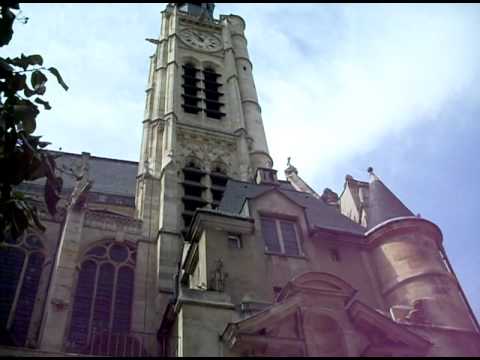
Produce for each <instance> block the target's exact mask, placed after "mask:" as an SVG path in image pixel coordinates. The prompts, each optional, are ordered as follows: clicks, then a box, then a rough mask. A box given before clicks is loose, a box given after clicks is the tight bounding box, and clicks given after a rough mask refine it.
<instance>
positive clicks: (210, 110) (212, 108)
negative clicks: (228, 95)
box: [203, 68, 225, 119]
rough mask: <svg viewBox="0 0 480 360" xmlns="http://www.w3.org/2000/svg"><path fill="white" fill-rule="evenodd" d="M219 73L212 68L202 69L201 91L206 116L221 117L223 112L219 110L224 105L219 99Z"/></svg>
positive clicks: (221, 94) (220, 94)
mask: <svg viewBox="0 0 480 360" xmlns="http://www.w3.org/2000/svg"><path fill="white" fill-rule="evenodd" d="M219 78H220V74H218V73H216V72H215V70H213V69H212V68H206V69H204V70H203V85H204V88H203V91H204V93H205V113H206V115H207V117H211V118H214V119H221V118H222V117H223V116H225V114H224V113H223V112H222V111H221V110H220V109H221V107H222V106H223V105H224V104H223V103H222V102H221V101H220V97H221V96H223V93H221V92H220V87H221V86H222V84H221V83H220V82H219Z"/></svg>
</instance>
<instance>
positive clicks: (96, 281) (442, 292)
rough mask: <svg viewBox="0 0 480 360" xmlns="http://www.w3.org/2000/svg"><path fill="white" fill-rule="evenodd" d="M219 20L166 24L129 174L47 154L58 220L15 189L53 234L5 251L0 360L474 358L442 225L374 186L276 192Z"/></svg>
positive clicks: (187, 15) (476, 351) (96, 160)
mask: <svg viewBox="0 0 480 360" xmlns="http://www.w3.org/2000/svg"><path fill="white" fill-rule="evenodd" d="M213 9H214V5H213V4H210V3H208V4H207V3H197V4H193V3H178V4H173V3H171V4H168V5H167V6H166V7H165V10H164V11H162V18H161V29H160V36H159V38H158V39H154V40H152V39H150V41H152V42H153V43H154V44H155V45H156V49H155V52H154V54H153V55H152V56H151V58H150V69H149V75H148V86H147V92H146V105H145V114H144V118H143V125H139V126H143V133H142V145H141V149H140V161H139V162H138V163H137V162H131V161H123V160H116V159H106V158H100V157H96V156H91V155H90V154H89V153H82V154H81V155H77V154H70V153H61V152H54V153H55V154H56V155H60V157H59V158H58V159H57V164H58V168H59V169H60V171H61V173H62V177H63V178H64V190H63V193H62V200H61V203H60V205H59V207H58V209H59V211H58V213H57V214H56V215H55V216H54V217H52V216H50V215H48V213H47V211H46V209H45V206H44V205H43V203H42V199H41V198H42V196H43V195H42V191H43V189H42V185H43V183H42V181H36V182H33V183H28V184H23V185H22V186H21V189H22V190H24V191H25V192H27V193H28V194H30V196H31V197H32V201H33V202H34V203H36V204H37V205H38V207H39V208H40V216H41V219H42V221H43V222H44V224H45V225H46V227H47V230H46V231H45V232H44V233H39V232H36V231H34V230H32V231H29V232H28V233H26V234H24V236H22V237H21V238H19V239H12V238H11V237H8V234H7V237H8V239H7V242H6V243H5V244H4V246H2V247H1V248H0V267H1V272H0V285H1V286H2V291H0V330H1V333H0V340H1V345H0V355H22V356H46V355H48V356H77V355H79V354H80V355H109V356H286V355H288V356H461V355H464V356H480V334H479V326H478V323H477V320H476V319H475V317H474V315H473V313H472V311H471V309H470V307H469V304H468V301H467V299H466V298H465V296H464V294H463V291H462V289H461V286H460V284H459V283H458V280H457V278H456V276H455V274H454V272H453V269H452V268H451V266H450V264H449V262H448V258H447V255H446V253H445V250H444V248H443V245H442V244H443V241H451V239H443V236H442V232H441V230H440V228H439V227H438V225H436V224H434V223H432V222H431V221H429V220H428V219H424V218H421V217H419V216H415V215H414V214H413V213H412V212H411V210H410V209H408V207H407V206H405V205H404V204H403V203H402V202H401V201H400V200H399V199H398V198H397V197H396V196H395V194H394V193H393V192H392V191H391V190H390V189H388V187H387V186H386V185H385V184H384V183H383V182H382V181H381V179H380V177H378V176H377V175H375V173H374V171H373V169H371V168H370V169H369V173H370V175H369V176H370V179H369V181H363V180H358V179H354V178H353V177H351V176H349V175H347V176H346V179H345V184H344V189H343V191H342V193H341V194H340V195H338V194H336V193H335V192H334V191H332V190H330V189H328V188H327V189H325V190H323V192H322V191H318V190H319V189H314V188H312V187H311V186H310V185H308V184H307V183H306V182H305V181H304V180H303V179H302V178H301V176H300V175H299V171H298V170H297V169H296V168H295V167H294V166H293V165H292V164H291V163H290V160H289V161H288V166H287V168H286V169H285V178H286V180H280V179H279V178H278V176H277V171H276V170H275V169H274V168H273V161H272V158H271V157H270V155H269V151H268V146H267V140H266V134H265V131H264V126H263V120H262V113H261V107H260V104H259V102H258V96H257V92H256V88H255V83H254V78H253V64H252V61H251V60H250V57H249V54H248V49H247V39H246V37H245V27H246V24H245V21H244V20H243V19H242V18H241V17H240V16H238V15H220V16H219V17H218V18H217V17H215V16H214V13H213ZM139 116H141V115H139ZM267 121H271V119H268V120H267ZM312 166H315V164H312ZM365 177H367V174H365ZM320 194H321V195H320Z"/></svg>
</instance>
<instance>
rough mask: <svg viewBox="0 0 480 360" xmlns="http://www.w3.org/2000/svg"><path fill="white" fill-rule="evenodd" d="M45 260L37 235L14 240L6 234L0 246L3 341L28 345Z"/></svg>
mask: <svg viewBox="0 0 480 360" xmlns="http://www.w3.org/2000/svg"><path fill="white" fill-rule="evenodd" d="M44 261H45V254H44V250H43V244H42V241H41V240H40V238H39V237H38V236H37V235H35V234H29V233H27V234H24V235H22V236H20V237H18V238H17V239H14V238H13V237H12V236H11V235H10V234H9V233H7V234H6V239H5V243H3V244H2V246H1V247H0V342H1V343H2V344H4V345H14V346H24V345H25V343H26V340H27V337H28V330H29V327H30V320H31V317H32V313H33V307H34V305H35V301H36V298H37V291H38V286H39V283H40V276H41V274H42V267H43V263H44Z"/></svg>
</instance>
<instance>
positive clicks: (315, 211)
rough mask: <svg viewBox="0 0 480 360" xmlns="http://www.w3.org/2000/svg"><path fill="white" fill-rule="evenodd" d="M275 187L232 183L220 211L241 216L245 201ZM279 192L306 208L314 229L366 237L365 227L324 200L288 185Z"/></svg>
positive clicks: (226, 191) (280, 188)
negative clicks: (344, 232) (345, 232)
mask: <svg viewBox="0 0 480 360" xmlns="http://www.w3.org/2000/svg"><path fill="white" fill-rule="evenodd" d="M274 187H275V186H274V185H266V184H252V183H246V182H241V181H236V180H229V181H228V182H227V186H226V188H225V193H224V195H223V199H222V201H221V203H220V206H219V210H221V211H226V212H232V213H239V212H240V211H241V208H242V205H243V203H244V202H245V199H252V198H255V197H257V196H259V195H261V194H263V193H264V192H266V191H268V190H271V189H273V188H274ZM277 191H279V192H281V193H282V194H284V195H285V196H287V197H288V198H289V199H290V200H292V201H293V202H295V203H296V204H298V205H300V206H302V207H304V208H305V212H306V217H307V221H308V222H309V224H310V226H311V227H312V228H315V227H319V228H325V229H331V230H337V231H347V232H350V233H354V234H359V235H363V234H364V232H365V229H364V228H363V227H362V226H360V225H359V224H357V223H355V222H353V221H352V220H350V219H349V218H347V217H346V216H344V215H342V214H341V213H340V212H339V211H338V210H337V209H335V208H334V207H332V206H331V205H327V204H326V203H325V202H324V201H323V200H321V199H317V198H315V197H313V196H312V195H311V194H309V193H306V192H301V191H297V190H295V189H294V188H293V187H292V186H291V185H290V184H289V183H288V182H286V181H281V182H280V186H279V187H278V188H277Z"/></svg>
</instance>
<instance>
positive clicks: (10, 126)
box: [0, 2, 68, 243]
mask: <svg viewBox="0 0 480 360" xmlns="http://www.w3.org/2000/svg"><path fill="white" fill-rule="evenodd" d="M13 10H19V6H18V3H13V2H10V3H9V2H6V3H2V5H0V16H1V18H0V47H2V46H6V45H8V44H9V43H10V40H11V39H12V36H13V23H14V21H15V18H16V14H15V12H14V11H13ZM23 20H25V22H26V19H25V18H23ZM46 74H48V75H51V76H53V77H55V78H56V80H57V81H58V83H59V84H60V85H61V86H62V87H63V88H64V89H65V90H68V86H67V85H66V84H65V82H64V81H63V79H62V77H61V75H60V73H59V71H58V70H57V69H56V68H54V67H48V68H47V67H44V66H43V58H42V57H41V56H40V55H29V56H25V55H24V54H21V55H20V57H15V58H8V57H7V58H4V57H0V243H1V242H3V240H4V239H3V236H4V233H6V232H10V233H11V235H12V236H14V237H17V236H19V235H20V234H22V233H23V231H24V230H25V229H26V228H27V227H28V226H35V227H37V228H39V229H41V230H44V227H43V226H42V224H41V223H40V221H39V219H38V216H37V210H36V208H35V207H34V206H33V205H31V204H29V202H28V201H27V200H28V199H26V198H25V196H24V195H23V194H22V193H19V192H18V191H15V187H16V186H17V185H19V184H21V183H22V182H23V181H26V180H27V181H32V180H36V179H39V178H43V177H46V184H45V191H44V197H45V202H46V204H47V208H48V211H49V212H50V214H52V215H54V214H55V212H56V204H57V202H58V200H59V198H60V191H61V189H62V178H61V177H57V176H56V175H55V160H54V157H53V156H52V155H51V154H49V153H48V152H47V151H45V150H42V149H43V148H45V147H46V146H47V145H48V144H49V143H48V142H45V141H41V140H40V138H41V136H36V135H34V134H33V133H34V131H35V128H36V125H37V124H36V118H37V116H38V114H39V113H40V110H39V106H41V107H42V108H43V110H50V109H51V106H50V104H49V103H48V101H46V100H44V99H43V98H42V97H43V95H44V94H45V92H46V86H45V84H46V83H47V81H48V77H47V76H46ZM2 230H3V231H2Z"/></svg>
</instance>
